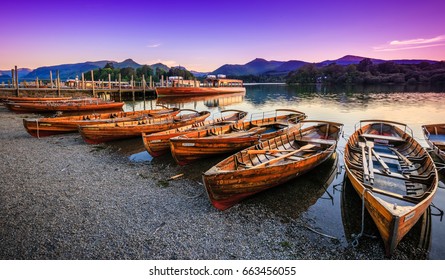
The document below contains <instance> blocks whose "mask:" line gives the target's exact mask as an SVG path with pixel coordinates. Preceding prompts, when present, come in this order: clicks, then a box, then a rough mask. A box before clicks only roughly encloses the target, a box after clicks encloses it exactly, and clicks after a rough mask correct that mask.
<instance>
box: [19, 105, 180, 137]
mask: <svg viewBox="0 0 445 280" xmlns="http://www.w3.org/2000/svg"><path fill="white" fill-rule="evenodd" d="M178 113H179V108H162V109H154V110H141V111H130V112H122V111H120V112H112V113H94V114H87V115H76V116H67V117H55V118H34V119H31V118H25V119H23V126H24V127H25V129H26V131H27V132H28V133H29V134H30V135H32V136H34V137H37V138H40V137H46V136H50V135H55V134H61V133H71V132H78V131H79V126H82V125H93V124H101V123H115V122H117V121H130V120H135V119H138V118H142V117H159V116H174V115H176V114H178Z"/></svg>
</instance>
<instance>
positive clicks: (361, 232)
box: [352, 188, 372, 248]
mask: <svg viewBox="0 0 445 280" xmlns="http://www.w3.org/2000/svg"><path fill="white" fill-rule="evenodd" d="M366 192H370V193H372V191H371V190H370V189H368V188H364V189H363V193H362V229H361V231H360V233H359V234H352V237H354V236H355V239H354V241H352V247H354V248H356V247H357V246H358V244H359V242H358V240H359V239H360V238H361V237H362V236H363V232H364V231H365V193H366Z"/></svg>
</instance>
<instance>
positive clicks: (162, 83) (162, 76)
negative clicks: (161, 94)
mask: <svg viewBox="0 0 445 280" xmlns="http://www.w3.org/2000/svg"><path fill="white" fill-rule="evenodd" d="M163 86H164V75H161V87H163Z"/></svg>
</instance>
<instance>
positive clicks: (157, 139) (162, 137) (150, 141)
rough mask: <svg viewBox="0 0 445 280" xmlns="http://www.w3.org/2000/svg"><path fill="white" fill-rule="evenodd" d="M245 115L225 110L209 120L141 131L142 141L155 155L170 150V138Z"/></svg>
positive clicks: (240, 112)
mask: <svg viewBox="0 0 445 280" xmlns="http://www.w3.org/2000/svg"><path fill="white" fill-rule="evenodd" d="M246 116H247V112H244V111H240V110H225V111H222V112H221V115H220V116H216V117H214V118H213V119H211V120H206V121H202V122H197V123H193V124H190V125H186V126H181V127H178V128H174V129H168V130H165V131H160V132H156V133H142V141H143V142H144V146H145V148H146V149H147V151H148V153H149V154H150V155H151V156H153V157H157V156H160V155H162V154H164V153H166V152H169V151H170V138H173V137H176V136H179V135H184V134H187V133H189V132H192V131H201V130H205V129H209V128H217V127H218V126H222V125H227V124H232V123H234V122H237V121H240V120H243V119H244V118H245V117H246Z"/></svg>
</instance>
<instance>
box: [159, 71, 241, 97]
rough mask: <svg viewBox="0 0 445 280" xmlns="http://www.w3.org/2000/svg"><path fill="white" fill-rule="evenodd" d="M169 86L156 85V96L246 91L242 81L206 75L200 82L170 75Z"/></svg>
mask: <svg viewBox="0 0 445 280" xmlns="http://www.w3.org/2000/svg"><path fill="white" fill-rule="evenodd" d="M170 78H171V79H170V84H171V86H168V87H157V88H156V94H157V96H158V97H164V96H201V95H214V94H230V93H237V92H246V88H245V87H244V86H243V81H241V80H234V79H226V78H225V76H224V77H216V76H213V75H209V76H207V78H206V79H205V80H204V82H203V83H202V84H201V83H200V82H197V81H191V80H182V78H181V79H180V78H179V77H177V78H176V79H175V78H174V77H170Z"/></svg>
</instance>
